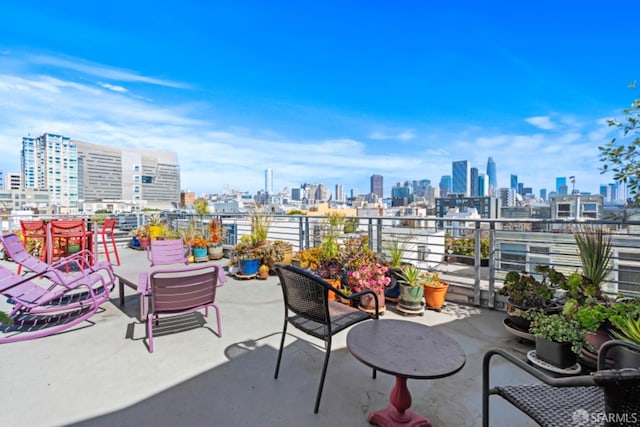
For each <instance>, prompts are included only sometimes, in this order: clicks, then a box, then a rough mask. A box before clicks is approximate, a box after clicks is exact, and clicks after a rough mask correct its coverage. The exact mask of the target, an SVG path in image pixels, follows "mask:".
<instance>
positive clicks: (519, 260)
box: [500, 243, 527, 273]
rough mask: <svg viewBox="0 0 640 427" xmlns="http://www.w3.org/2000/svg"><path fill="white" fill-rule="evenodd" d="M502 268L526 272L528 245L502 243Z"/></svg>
mask: <svg viewBox="0 0 640 427" xmlns="http://www.w3.org/2000/svg"><path fill="white" fill-rule="evenodd" d="M500 253H501V256H500V269H502V270H504V271H518V272H521V273H522V272H524V271H525V270H526V265H527V246H526V245H514V244H511V243H502V244H501V245H500Z"/></svg>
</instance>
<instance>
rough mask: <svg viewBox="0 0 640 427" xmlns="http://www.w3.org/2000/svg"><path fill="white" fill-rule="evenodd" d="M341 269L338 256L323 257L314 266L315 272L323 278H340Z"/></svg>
mask: <svg viewBox="0 0 640 427" xmlns="http://www.w3.org/2000/svg"><path fill="white" fill-rule="evenodd" d="M343 271H344V270H343V267H342V261H340V260H339V259H338V258H327V259H323V260H322V261H320V264H319V265H318V268H316V273H317V274H318V276H320V277H322V278H323V279H340V278H342V272H343Z"/></svg>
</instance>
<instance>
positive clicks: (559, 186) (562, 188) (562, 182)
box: [556, 176, 568, 196]
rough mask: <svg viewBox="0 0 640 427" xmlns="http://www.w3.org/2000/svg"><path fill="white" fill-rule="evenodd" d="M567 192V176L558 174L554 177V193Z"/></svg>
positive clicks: (564, 194) (563, 194)
mask: <svg viewBox="0 0 640 427" xmlns="http://www.w3.org/2000/svg"><path fill="white" fill-rule="evenodd" d="M567 193H568V187H567V177H566V176H559V177H557V178H556V194H557V195H558V196H566V195H567Z"/></svg>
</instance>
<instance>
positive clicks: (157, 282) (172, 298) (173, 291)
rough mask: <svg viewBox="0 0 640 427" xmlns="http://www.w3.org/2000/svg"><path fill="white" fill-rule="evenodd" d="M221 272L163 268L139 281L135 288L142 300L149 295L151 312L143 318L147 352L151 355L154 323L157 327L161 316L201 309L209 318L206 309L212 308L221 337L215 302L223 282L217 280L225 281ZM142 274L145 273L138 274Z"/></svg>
mask: <svg viewBox="0 0 640 427" xmlns="http://www.w3.org/2000/svg"><path fill="white" fill-rule="evenodd" d="M221 271H222V270H221V268H220V267H219V266H217V265H203V266H196V267H180V268H175V269H162V270H156V271H153V272H152V273H151V274H149V275H148V280H141V282H140V284H139V287H138V292H140V293H141V294H142V295H141V298H143V300H144V299H145V298H144V296H145V295H147V294H150V296H151V310H150V312H149V313H148V315H147V314H146V312H145V313H144V315H143V317H142V320H145V318H146V321H147V337H148V340H149V352H150V353H153V324H154V323H155V324H156V326H157V325H158V324H159V322H160V320H159V316H160V315H165V314H174V315H175V314H183V313H190V312H193V311H197V310H200V309H202V308H204V310H205V316H208V314H209V307H213V308H214V309H215V311H216V321H217V324H218V332H217V335H218V336H219V337H222V328H221V324H220V309H219V308H218V306H217V304H216V302H215V301H216V289H217V288H218V287H220V286H222V283H223V282H222V281H221V280H219V278H220V277H222V278H224V274H222V275H221V274H220V272H221ZM144 275H146V273H142V274H141V276H144ZM147 285H148V288H147Z"/></svg>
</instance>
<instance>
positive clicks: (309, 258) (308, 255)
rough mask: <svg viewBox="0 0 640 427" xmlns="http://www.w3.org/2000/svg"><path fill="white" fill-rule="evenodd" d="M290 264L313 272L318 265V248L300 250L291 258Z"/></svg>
mask: <svg viewBox="0 0 640 427" xmlns="http://www.w3.org/2000/svg"><path fill="white" fill-rule="evenodd" d="M291 262H292V264H293V265H295V266H297V267H301V268H308V269H310V270H315V269H317V268H318V264H319V263H320V248H318V247H315V248H309V249H300V250H299V251H298V252H296V254H295V255H294V256H293V259H292V260H291Z"/></svg>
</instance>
